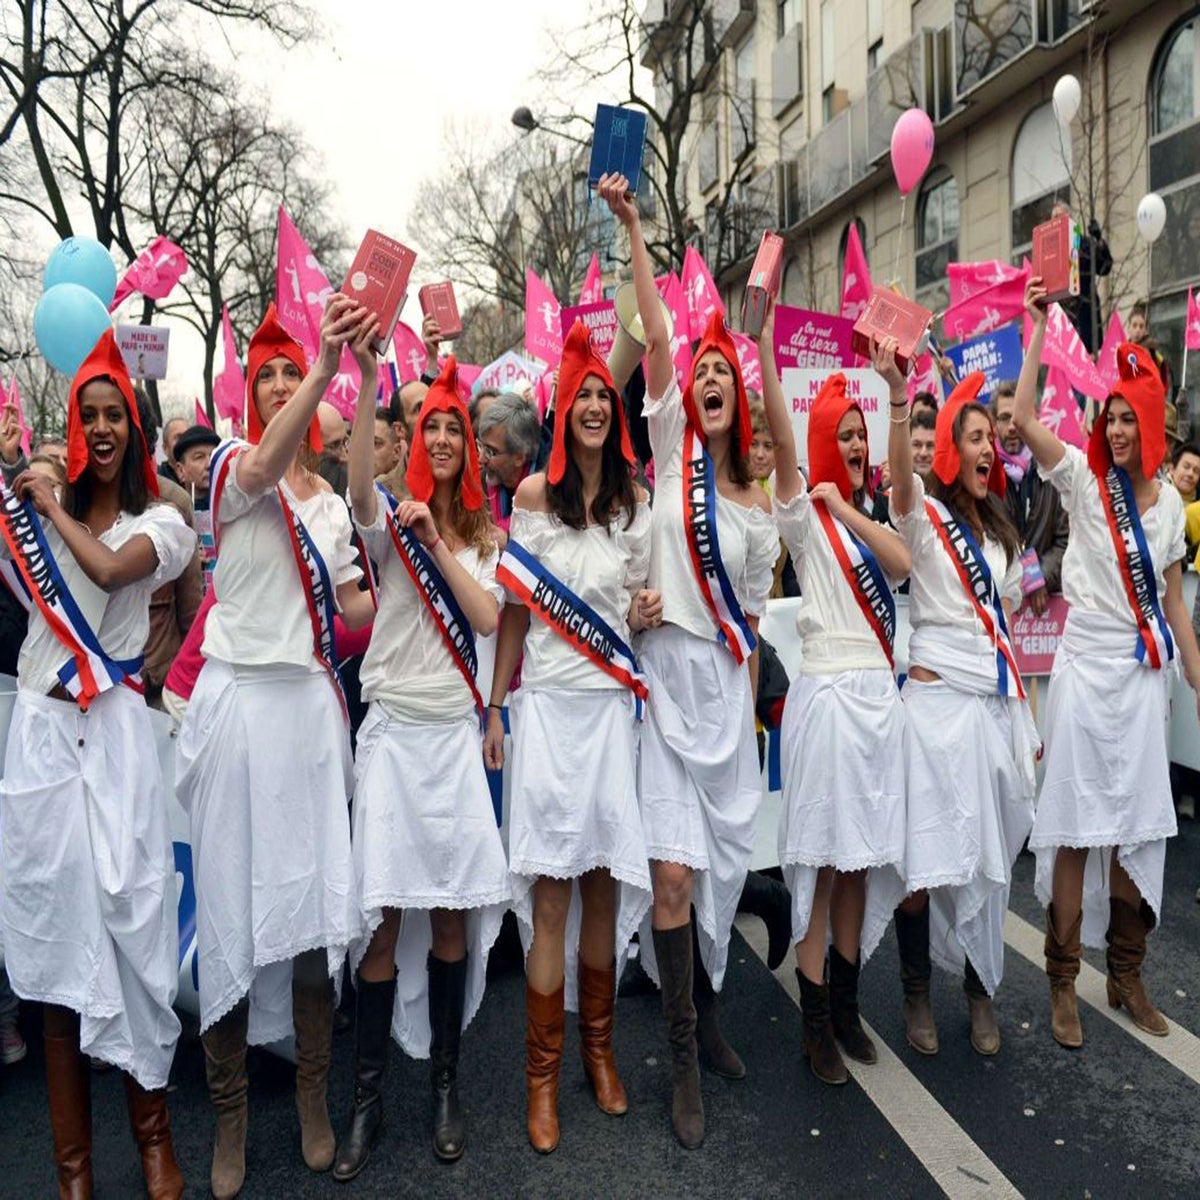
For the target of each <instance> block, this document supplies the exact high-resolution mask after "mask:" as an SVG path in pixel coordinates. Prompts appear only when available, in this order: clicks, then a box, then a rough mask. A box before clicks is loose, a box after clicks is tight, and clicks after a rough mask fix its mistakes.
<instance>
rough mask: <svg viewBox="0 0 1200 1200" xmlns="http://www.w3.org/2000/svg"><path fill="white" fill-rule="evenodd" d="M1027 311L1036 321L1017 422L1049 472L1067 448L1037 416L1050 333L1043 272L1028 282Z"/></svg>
mask: <svg viewBox="0 0 1200 1200" xmlns="http://www.w3.org/2000/svg"><path fill="white" fill-rule="evenodd" d="M1025 311H1026V312H1028V313H1029V318H1030V320H1031V321H1032V322H1033V333H1032V334H1030V337H1029V347H1028V349H1027V350H1026V351H1025V361H1024V362H1023V363H1022V364H1021V374H1020V375H1019V376H1018V378H1017V391H1016V395H1015V396H1013V424H1014V425H1015V426H1016V429H1017V432H1018V433H1019V434H1020V435H1021V440H1022V441H1023V442H1024V443H1025V445H1027V446H1028V447H1029V449H1030V450H1031V451H1032V452H1033V457H1034V458H1035V459H1036V460H1037V465H1038V466H1039V467H1041V468H1042V469H1043V470H1046V471H1049V470H1050V468H1051V467H1054V466H1057V464H1058V463H1059V462H1060V461H1061V460H1062V456H1063V455H1064V454H1065V453H1066V452H1067V448H1066V446H1064V445H1063V443H1062V442H1061V441H1060V440H1059V439H1058V436H1057V435H1056V434H1055V433H1054V432H1053V431H1052V430H1050V429H1047V428H1046V426H1045V425H1043V424H1042V423H1041V421H1039V420H1038V415H1037V409H1038V404H1037V390H1038V367H1039V366H1040V365H1041V362H1042V340H1043V339H1044V338H1045V336H1046V289H1045V288H1044V287H1042V279H1041V276H1040V275H1035V276H1034V277H1033V278H1032V279H1031V280H1030V281H1029V282H1028V283H1027V284H1026V285H1025Z"/></svg>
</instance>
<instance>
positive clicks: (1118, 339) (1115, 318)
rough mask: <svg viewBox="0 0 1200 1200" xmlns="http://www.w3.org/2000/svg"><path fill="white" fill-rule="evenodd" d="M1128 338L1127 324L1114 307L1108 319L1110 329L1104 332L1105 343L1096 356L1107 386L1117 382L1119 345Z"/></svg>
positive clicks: (1099, 369)
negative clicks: (1126, 334)
mask: <svg viewBox="0 0 1200 1200" xmlns="http://www.w3.org/2000/svg"><path fill="white" fill-rule="evenodd" d="M1126 340H1127V338H1126V337H1125V326H1124V325H1122V324H1121V314H1120V313H1119V312H1117V310H1116V309H1115V308H1114V309H1113V315H1112V316H1111V317H1109V319H1108V329H1107V330H1106V331H1105V333H1104V344H1103V345H1102V346H1101V347H1100V354H1099V356H1098V357H1097V358H1096V369H1097V370H1098V371H1099V373H1100V378H1101V379H1103V380H1104V386H1105V387H1107V388H1112V387H1113V386H1114V385H1115V384H1116V382H1117V378H1118V374H1119V372H1118V371H1117V347H1118V346H1119V345H1120V344H1121V343H1122V342H1124V341H1126Z"/></svg>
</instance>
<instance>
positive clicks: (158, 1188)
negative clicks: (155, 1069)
mask: <svg viewBox="0 0 1200 1200" xmlns="http://www.w3.org/2000/svg"><path fill="white" fill-rule="evenodd" d="M125 1103H126V1106H127V1107H128V1109H129V1128H130V1129H131V1130H132V1131H133V1138H134V1141H136V1142H137V1147H138V1150H139V1151H140V1152H141V1155H142V1175H143V1176H145V1179H146V1193H147V1194H148V1195H149V1197H150V1200H179V1197H180V1196H182V1195H183V1172H182V1171H180V1169H179V1164H178V1163H177V1162H176V1161H175V1150H174V1148H173V1147H172V1145H171V1118H170V1116H168V1114H167V1089H166V1088H156V1089H155V1090H154V1091H152V1092H148V1091H146V1089H145V1088H143V1087H142V1086H141V1084H139V1083H138V1081H137V1080H136V1079H134V1078H133V1076H132V1075H126V1076H125Z"/></svg>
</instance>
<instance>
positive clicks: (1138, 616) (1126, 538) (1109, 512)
mask: <svg viewBox="0 0 1200 1200" xmlns="http://www.w3.org/2000/svg"><path fill="white" fill-rule="evenodd" d="M1100 501H1101V503H1102V504H1103V505H1104V518H1105V520H1106V521H1107V522H1108V532H1109V533H1110V534H1111V536H1112V540H1113V546H1114V547H1115V548H1116V551H1117V565H1118V566H1119V567H1120V569H1121V582H1122V583H1123V584H1124V585H1125V597H1126V599H1127V600H1128V601H1129V607H1130V608H1131V609H1132V610H1133V618H1134V620H1135V621H1136V622H1137V629H1138V635H1137V640H1136V641H1135V643H1134V647H1133V656H1134V658H1136V659H1137V661H1138V662H1140V663H1141V664H1142V666H1144V667H1149V668H1150V669H1151V670H1154V671H1158V670H1161V669H1162V668H1163V667H1164V666H1166V664H1167V663H1169V662H1170V661H1171V660H1172V659H1173V658H1174V657H1175V643H1174V641H1173V640H1172V638H1171V628H1170V626H1169V625H1168V624H1167V618H1166V616H1165V614H1164V613H1163V610H1162V605H1161V604H1159V600H1158V584H1157V583H1155V581H1154V562H1153V560H1152V559H1151V557H1150V547H1149V544H1148V543H1147V542H1146V532H1145V530H1144V529H1143V528H1142V518H1141V516H1140V514H1139V513H1138V508H1137V499H1136V498H1135V496H1134V494H1133V484H1132V483H1131V482H1130V479H1129V476H1128V475H1127V474H1126V473H1125V472H1124V471H1123V470H1122V469H1121V468H1120V467H1110V468H1109V469H1108V473H1107V474H1106V475H1105V476H1104V479H1103V480H1101V481H1100Z"/></svg>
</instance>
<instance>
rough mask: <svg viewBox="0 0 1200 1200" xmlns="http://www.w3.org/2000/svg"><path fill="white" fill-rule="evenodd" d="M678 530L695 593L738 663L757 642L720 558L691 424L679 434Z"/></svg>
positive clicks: (700, 448)
mask: <svg viewBox="0 0 1200 1200" xmlns="http://www.w3.org/2000/svg"><path fill="white" fill-rule="evenodd" d="M683 528H684V532H685V534H686V535H687V544H688V551H689V552H690V554H691V556H692V568H693V570H695V572H696V580H697V582H698V583H699V584H700V594H701V596H703V597H704V603H705V604H707V605H708V610H709V612H711V613H712V616H713V620H715V621H716V623H717V637H718V639H719V640H720V641H721V642H723V643H724V644H725V646H726V647H727V648H728V649H729V652H730V653H731V654H732V655H733V657H734V658H735V659H736V660H737V661H738V662H739V663H743V662H745V661H746V659H748V658H749V657H750V655H751V654H752V653H753V652H754V647H755V645H757V640H756V638H755V636H754V631H753V630H752V629H751V628H750V622H749V621H747V620H746V614H745V613H743V612H742V608H741V605H740V604H738V601H737V595H736V594H735V593H734V590H733V583H732V582H731V581H730V578H729V572H728V571H726V570H725V564H724V562H723V561H722V559H721V545H720V542H719V541H718V538H717V485H716V480H715V479H714V477H713V462H712V458H711V456H710V455H709V453H708V450H707V449H706V447H705V445H704V443H703V442H702V441H700V439H699V438H698V437H697V436H696V431H695V430H694V429H693V428H692V427H691V425H688V426H687V428H686V430H685V431H684V435H683Z"/></svg>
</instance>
